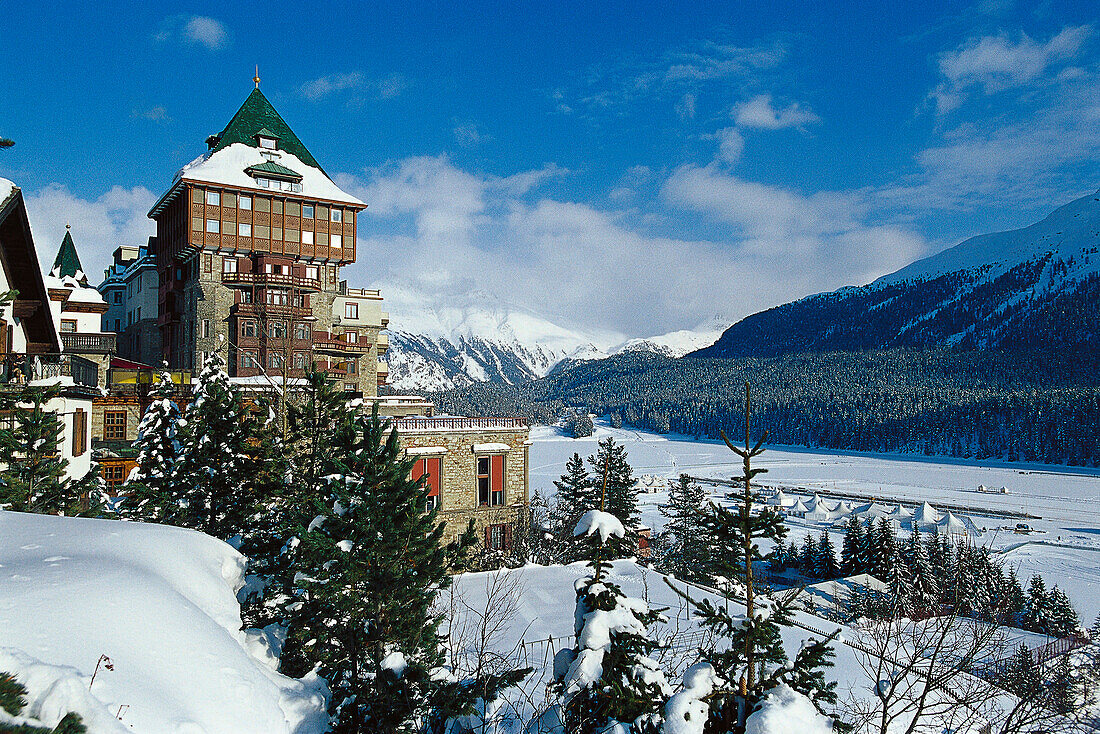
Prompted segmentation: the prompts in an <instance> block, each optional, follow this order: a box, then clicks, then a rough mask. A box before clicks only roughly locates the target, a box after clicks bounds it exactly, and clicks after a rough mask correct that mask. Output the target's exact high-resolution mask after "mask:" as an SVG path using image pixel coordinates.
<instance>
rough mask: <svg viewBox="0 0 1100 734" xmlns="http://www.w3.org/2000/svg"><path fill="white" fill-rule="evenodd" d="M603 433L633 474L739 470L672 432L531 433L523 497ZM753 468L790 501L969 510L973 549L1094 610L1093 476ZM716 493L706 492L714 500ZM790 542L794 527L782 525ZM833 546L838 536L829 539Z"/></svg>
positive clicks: (1097, 596) (990, 468)
mask: <svg viewBox="0 0 1100 734" xmlns="http://www.w3.org/2000/svg"><path fill="white" fill-rule="evenodd" d="M605 436H612V437H614V438H615V440H616V441H617V442H619V443H622V444H624V445H625V446H626V451H627V460H628V461H629V462H630V465H631V466H632V467H633V468H634V474H635V476H639V475H642V474H653V475H657V476H660V477H666V478H674V477H677V476H679V475H680V474H682V473H687V474H691V475H693V476H698V477H713V478H721V479H729V478H731V477H733V476H736V475H738V474H739V473H740V470H741V464H740V459H739V458H738V457H737V456H736V455H734V454H733V452H731V451H730V450H729V449H728V448H727V447H726V445H725V444H723V443H722V442H720V441H710V440H705V439H704V440H698V441H697V440H694V439H693V438H691V437H689V436H681V435H677V434H669V435H658V434H655V433H649V432H646V431H639V430H634V429H630V428H621V429H615V428H611V427H610V426H608V424H607V423H606V422H605V421H597V425H596V434H595V435H594V436H589V437H587V438H581V439H573V438H569V437H567V436H565V435H564V434H563V433H562V432H561V431H560V430H559V429H558V428H555V427H551V426H536V427H534V428H532V430H531V438H532V440H533V441H534V443H533V445H532V446H531V491H532V492H534V491H535V490H539V491H540V492H542V493H543V494H544V495H547V496H549V495H552V494H553V493H554V485H553V482H554V480H556V479H558V478H559V477H560V476H561V474H562V473H563V472H564V471H565V462H566V460H568V459H569V457H570V456H572V455H573V453H579V454H580V455H581V456H582V457H587V456H588V455H590V454H593V453H595V451H596V443H597V441H598V440H599V439H600V438H603V437H605ZM754 466H759V467H764V468H766V469H768V473H767V474H764V475H762V476H761V477H759V478H758V481H760V482H763V483H766V484H771V485H781V486H783V487H785V488H788V489H790V490H791V491H792V492H793V493H796V494H804V495H808V494H812V493H813V492H815V491H820V492H823V493H827V492H829V491H837V492H844V493H847V494H856V495H860V496H863V497H866V498H867V499H868V500H870V499H872V498H874V499H875V500H877V501H879V502H884V503H887V504H889V503H891V502H897V501H905V502H923V501H928V502H931V503H932V504H933V505H936V504H937V503H950V504H952V505H961V506H964V507H967V508H969V509H968V511H967V513H966V514H968V515H969V516H970V517H971V518H972V519H973V520H974V523H975V524H976V525H977V526H979V527H984V528H990V531H989V532H986V533H983V534H982V536H981V537H980V538H977V539H975V540H974V542H980V543H985V544H988V545H990V546H991V547H992V548H994V549H996V550H998V551H1001V552H1002V553H1004V558H1005V560H1006V561H1007V562H1008V563H1009V564H1011V565H1013V566H1016V567H1018V569H1019V570H1018V573H1019V574H1020V576H1021V578H1024V579H1026V578H1028V577H1029V576H1030V575H1031V574H1034V573H1041V574H1042V575H1043V576H1044V578H1046V579H1047V582H1048V586H1049V585H1050V584H1058V585H1059V586H1061V587H1062V588H1063V589H1065V590H1066V593H1067V594H1069V596H1070V598H1071V599H1072V600H1073V602H1074V604H1075V605H1076V606H1077V610H1078V612H1079V613H1080V615H1081V619H1082V621H1083V622H1084V623H1085V625H1086V626H1087V625H1089V624H1091V622H1092V620H1093V618H1094V617H1095V616H1096V614H1097V613H1098V612H1100V470H1097V469H1085V468H1078V467H1062V466H1050V465H1043V464H1008V463H1003V462H974V461H965V460H959V459H949V458H925V457H913V456H904V455H882V454H860V453H842V452H829V451H823V450H811V449H803V448H798V447H791V446H772V447H768V450H767V451H766V452H765V453H764V454H763V455H762V456H760V457H759V458H758V459H757V460H756V461H755V463H754ZM978 485H984V486H986V487H995V488H1000V487H1007V488H1008V493H1007V494H991V493H982V492H978V491H977V488H978ZM725 491H726V490H725V488H718V487H716V488H715V496H716V497H717V496H721V495H722V494H724V492H725ZM666 499H667V493H665V492H656V493H652V494H644V495H642V496H641V498H640V501H641V502H642V508H641V509H642V519H643V522H645V523H646V524H647V525H650V526H651V527H653V528H654V530H659V529H660V528H661V527H662V526H663V524H664V519H663V517H662V516H661V514H660V511H659V510H658V506H659V505H660V504H661V503H663V502H665V501H666ZM983 510H987V511H988V510H1010V511H1020V512H1027V513H1030V514H1032V515H1036V516H1038V517H1039V518H1041V519H1038V520H1034V521H1032V520H1029V521H1028V522H1029V523H1030V524H1031V525H1032V526H1033V527H1034V528H1036V530H1037V531H1039V532H1037V533H1036V534H1034V535H1027V536H1021V535H1017V534H1014V533H1012V532H1011V531H995V530H993V529H994V528H997V527H1000V526H1004V525H1014V524H1015V520H1011V521H1010V520H1007V519H1004V518H991V517H986V516H984V515H983V514H982V511H983ZM792 531H793V533H792V535H794V536H800V535H801V534H802V533H804V532H806V529H804V528H792ZM838 540H839V539H838Z"/></svg>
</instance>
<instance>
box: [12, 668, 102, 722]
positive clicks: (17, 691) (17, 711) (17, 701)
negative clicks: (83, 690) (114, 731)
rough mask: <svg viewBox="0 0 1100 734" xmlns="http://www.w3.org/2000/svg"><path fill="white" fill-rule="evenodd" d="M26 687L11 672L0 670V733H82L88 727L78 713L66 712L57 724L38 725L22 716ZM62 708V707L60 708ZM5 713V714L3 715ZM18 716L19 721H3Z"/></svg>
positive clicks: (25, 705)
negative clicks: (50, 725) (51, 725)
mask: <svg viewBox="0 0 1100 734" xmlns="http://www.w3.org/2000/svg"><path fill="white" fill-rule="evenodd" d="M26 695H27V689H26V687H24V686H23V684H22V683H20V682H19V681H17V680H16V679H15V676H13V675H12V674H11V673H5V672H2V671H0V733H2V734H84V733H85V732H86V731H88V728H87V727H86V726H84V722H83V720H82V719H81V718H80V716H79V715H78V714H74V713H67V714H65V716H64V717H63V718H62V719H61V721H59V722H58V723H57V726H53V727H49V726H38V725H36V724H34V723H31V722H32V721H34V720H33V719H27V718H25V717H23V716H22V714H23V713H24V712H23V709H25V708H26V707H27V699H26ZM62 710H64V709H62ZM5 714H6V716H5ZM7 717H12V718H14V717H19V719H18V720H17V721H18V722H19V723H13V722H10V721H5V719H7Z"/></svg>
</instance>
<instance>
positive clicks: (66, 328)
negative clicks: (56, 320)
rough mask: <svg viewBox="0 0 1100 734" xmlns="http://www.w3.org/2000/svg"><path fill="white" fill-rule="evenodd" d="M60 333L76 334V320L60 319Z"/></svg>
mask: <svg viewBox="0 0 1100 734" xmlns="http://www.w3.org/2000/svg"><path fill="white" fill-rule="evenodd" d="M61 333H63V334H75V333H76V319H61Z"/></svg>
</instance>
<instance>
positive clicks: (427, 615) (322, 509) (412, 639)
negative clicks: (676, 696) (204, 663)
mask: <svg viewBox="0 0 1100 734" xmlns="http://www.w3.org/2000/svg"><path fill="white" fill-rule="evenodd" d="M328 430H330V431H332V430H334V429H333V427H331V426H330V427H329V429H328ZM336 434H337V435H335V436H333V437H332V438H330V439H328V441H329V444H330V446H331V447H332V451H333V453H332V455H331V456H330V457H329V460H328V461H326V462H325V463H324V464H319V465H317V466H316V467H315V469H322V467H330V468H332V469H333V470H334V471H332V473H330V474H326V475H321V476H319V477H318V481H319V482H320V486H322V487H323V488H324V489H323V491H322V493H320V494H318V495H316V496H314V497H312V498H310V499H311V502H312V506H313V511H314V512H316V515H315V516H314V517H313V519H312V520H311V521H309V524H308V525H303V526H301V527H299V528H298V535H297V536H295V538H292V539H291V540H290V541H289V545H291V546H292V547H293V554H294V562H293V565H292V566H291V571H292V572H293V573H294V579H295V583H296V588H295V589H294V590H293V592H292V595H291V598H289V599H287V600H285V602H286V603H285V604H284V606H283V608H284V610H285V613H286V615H287V618H286V621H287V622H288V629H287V641H286V648H285V652H284V655H283V659H282V666H283V669H284V671H286V672H288V673H291V674H299V675H301V674H304V673H306V672H308V671H309V670H310V669H312V668H313V666H317V671H318V673H319V674H320V675H321V676H323V677H324V678H325V680H326V681H327V682H328V685H329V688H330V690H331V691H332V696H331V699H330V702H329V712H330V714H331V716H332V727H333V731H334V732H337V733H345V732H346V733H348V734H351V733H356V734H358V732H364V731H370V732H379V733H380V734H388V733H390V732H394V733H395V732H405V731H420V730H426V731H442V730H443V727H444V724H445V722H446V720H447V719H448V718H450V717H453V716H459V715H468V714H473V713H474V708H473V704H474V700H475V698H478V697H482V698H486V700H488V699H489V698H492V697H495V696H496V694H497V693H498V692H499V691H500V689H501V688H502V687H505V686H508V685H513V684H515V683H516V682H518V680H520V679H522V677H523V676H524V675H525V674H526V672H527V671H509V672H507V673H505V674H503V675H499V676H485V677H484V678H483V679H482V680H478V681H455V680H451V679H450V678H449V677H448V676H447V675H446V674H445V672H444V671H442V670H441V666H442V664H443V651H442V649H441V646H440V644H439V631H438V630H439V625H440V622H441V619H442V617H441V615H440V614H439V613H438V611H437V609H436V607H435V600H436V597H437V595H438V594H439V592H440V590H442V589H444V588H446V587H447V586H448V585H449V584H450V583H451V574H450V571H451V570H452V569H454V568H456V567H461V563H462V560H463V558H464V557H465V556H466V554H467V553H468V551H469V549H470V548H471V547H472V546H473V545H474V544H475V543H476V538H475V535H474V533H473V530H472V524H471V527H470V528H468V529H467V530H466V532H465V533H463V534H462V536H461V538H460V539H459V540H458V541H455V542H454V543H451V544H444V543H443V531H444V524H443V523H441V522H440V521H439V517H438V509H433V510H431V511H429V512H424V507H425V503H426V501H427V497H428V489H427V487H426V486H425V485H424V480H423V478H421V479H417V480H415V481H414V480H412V479H411V472H412V468H413V463H414V461H415V459H414V458H410V457H404V458H403V452H402V449H401V446H400V442H399V439H398V436H397V431H396V429H394V428H393V427H392V424H391V423H390V422H389V421H383V419H381V418H380V417H379V416H378V409H377V406H374V409H373V412H372V415H371V416H370V418H356V419H355V421H354V422H347V423H345V425H343V426H337V427H336Z"/></svg>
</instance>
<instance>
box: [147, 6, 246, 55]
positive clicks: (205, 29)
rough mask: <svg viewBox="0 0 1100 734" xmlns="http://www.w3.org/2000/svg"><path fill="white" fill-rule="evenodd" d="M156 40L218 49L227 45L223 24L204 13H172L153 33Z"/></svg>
mask: <svg viewBox="0 0 1100 734" xmlns="http://www.w3.org/2000/svg"><path fill="white" fill-rule="evenodd" d="M153 38H154V40H156V41H160V42H164V41H170V40H173V39H175V40H178V41H181V42H183V43H187V44H191V45H198V46H205V47H206V48H208V49H210V50H211V51H218V50H220V49H223V48H225V47H226V46H228V45H229V31H228V30H227V29H226V27H225V24H224V23H222V22H221V21H220V20H217V19H216V18H211V17H209V16H206V15H173V16H171V17H169V18H165V19H164V21H163V22H161V24H160V28H159V29H158V30H157V32H156V33H154V34H153Z"/></svg>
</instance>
